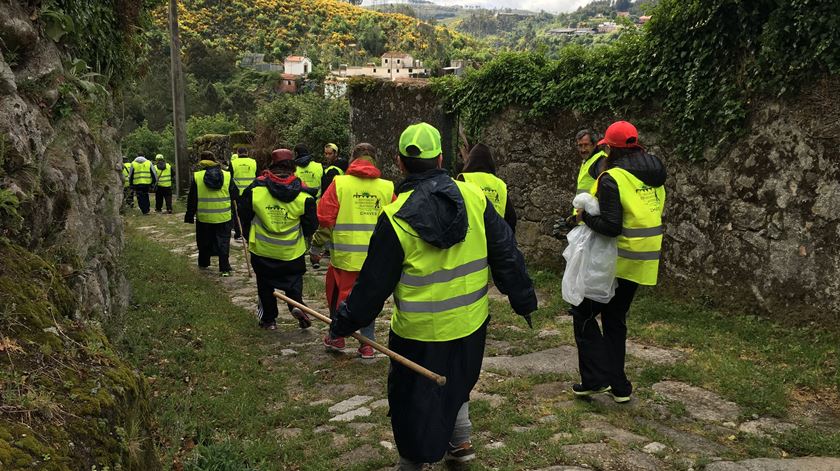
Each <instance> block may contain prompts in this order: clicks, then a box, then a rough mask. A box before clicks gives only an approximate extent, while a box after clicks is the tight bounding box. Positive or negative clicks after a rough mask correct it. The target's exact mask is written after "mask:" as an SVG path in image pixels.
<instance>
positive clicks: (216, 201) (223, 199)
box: [198, 197, 230, 203]
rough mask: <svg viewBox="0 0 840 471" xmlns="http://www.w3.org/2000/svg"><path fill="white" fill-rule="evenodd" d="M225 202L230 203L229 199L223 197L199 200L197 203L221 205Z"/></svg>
mask: <svg viewBox="0 0 840 471" xmlns="http://www.w3.org/2000/svg"><path fill="white" fill-rule="evenodd" d="M225 201H230V197H223V198H199V199H198V202H199V203H223V202H225Z"/></svg>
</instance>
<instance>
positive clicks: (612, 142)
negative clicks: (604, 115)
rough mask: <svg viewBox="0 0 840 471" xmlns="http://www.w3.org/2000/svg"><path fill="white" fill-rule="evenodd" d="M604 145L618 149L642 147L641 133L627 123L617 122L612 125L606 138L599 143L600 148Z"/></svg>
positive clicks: (606, 133) (605, 135) (605, 134)
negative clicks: (640, 143)
mask: <svg viewBox="0 0 840 471" xmlns="http://www.w3.org/2000/svg"><path fill="white" fill-rule="evenodd" d="M604 144H607V145H608V146H610V147H616V148H628V147H640V146H639V131H636V126H633V125H632V124H630V123H628V122H627V121H616V122H614V123H612V124H610V127H608V128H607V132H605V133H604V138H603V139H601V140H600V141H598V145H599V146H601V145H604Z"/></svg>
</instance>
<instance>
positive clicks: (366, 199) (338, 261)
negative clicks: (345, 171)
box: [330, 175, 394, 271]
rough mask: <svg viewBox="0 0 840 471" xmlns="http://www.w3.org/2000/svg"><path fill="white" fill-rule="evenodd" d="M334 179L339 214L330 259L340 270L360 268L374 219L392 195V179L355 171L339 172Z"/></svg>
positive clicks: (388, 202)
mask: <svg viewBox="0 0 840 471" xmlns="http://www.w3.org/2000/svg"><path fill="white" fill-rule="evenodd" d="M333 182H334V183H335V194H336V197H337V198H338V216H337V217H336V220H335V227H333V231H332V248H331V249H330V250H331V251H330V257H331V258H330V263H331V264H332V265H333V266H334V267H336V268H340V269H342V270H346V271H361V269H362V265H363V264H364V263H365V259H366V258H367V251H368V244H370V237H371V236H372V235H373V229H374V228H375V227H376V221H377V219H379V215H380V214H381V213H382V210H383V208H385V206H386V205H388V204H390V203H391V200H392V199H393V197H394V183H393V182H391V181H388V180H385V179H382V178H360V177H357V176H355V175H339V176H336V177H335V179H333Z"/></svg>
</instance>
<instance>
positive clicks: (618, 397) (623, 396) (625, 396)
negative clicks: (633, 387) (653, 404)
mask: <svg viewBox="0 0 840 471" xmlns="http://www.w3.org/2000/svg"><path fill="white" fill-rule="evenodd" d="M610 396H612V398H613V401H615V402H617V403H619V404H626V403H628V402H630V393H623V392H621V391H616V390H610Z"/></svg>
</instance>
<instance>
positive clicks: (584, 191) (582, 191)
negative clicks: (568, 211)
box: [575, 190, 589, 195]
mask: <svg viewBox="0 0 840 471" xmlns="http://www.w3.org/2000/svg"><path fill="white" fill-rule="evenodd" d="M581 193H589V190H578V191H577V192H575V194H576V195H579V194H581Z"/></svg>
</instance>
